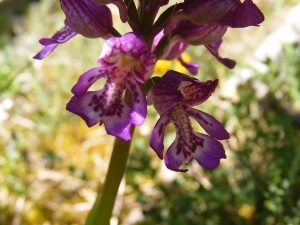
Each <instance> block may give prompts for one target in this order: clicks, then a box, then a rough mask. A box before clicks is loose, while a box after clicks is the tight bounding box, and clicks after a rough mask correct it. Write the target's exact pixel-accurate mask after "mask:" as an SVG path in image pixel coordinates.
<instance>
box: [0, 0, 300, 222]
mask: <svg viewBox="0 0 300 225" xmlns="http://www.w3.org/2000/svg"><path fill="white" fill-rule="evenodd" d="M258 3H259V5H260V6H261V7H262V9H263V11H264V13H265V14H266V21H265V24H262V25H261V27H260V28H249V29H245V30H241V29H238V30H235V31H232V30H231V31H229V32H228V35H227V36H226V37H225V40H224V44H223V50H222V49H221V50H222V52H221V54H222V56H226V57H229V58H234V59H237V62H238V66H237V67H236V68H235V69H234V70H233V71H230V70H228V69H226V68H224V66H222V65H221V64H220V63H218V62H217V61H216V60H215V59H214V58H213V57H211V56H210V55H209V54H208V53H207V52H206V51H205V50H204V48H203V47H201V46H198V47H191V48H190V49H189V54H190V55H185V57H191V58H192V59H193V60H194V61H197V62H199V63H200V66H201V70H200V71H199V75H198V78H200V79H202V80H207V79H215V78H218V79H219V80H220V87H219V88H218V90H217V91H216V93H215V94H214V95H213V96H212V97H211V98H210V99H209V100H208V101H207V102H205V103H204V104H203V105H201V106H200V108H201V109H203V110H204V111H206V112H208V113H210V114H211V115H213V116H215V117H216V118H217V119H218V120H220V121H221V122H222V123H223V124H225V125H226V128H227V129H228V130H229V131H230V134H231V138H230V140H229V141H223V142H222V143H223V144H224V145H225V147H226V154H227V159H226V160H221V165H220V167H218V168H217V169H215V170H213V171H208V170H205V169H203V168H201V167H200V166H199V165H198V164H197V163H194V162H193V163H192V164H191V165H188V166H187V168H189V172H187V173H175V172H172V171H169V170H167V169H166V168H165V166H164V163H163V162H162V161H161V160H160V159H159V158H158V157H157V156H156V155H155V153H154V152H153V150H151V148H150V147H149V135H150V133H151V129H152V128H153V126H154V124H155V122H156V121H157V118H158V116H157V114H156V113H155V111H154V110H153V108H152V107H149V112H148V118H147V120H146V121H145V123H144V125H143V126H141V127H139V128H138V129H137V131H136V133H135V136H134V141H133V144H132V150H131V154H130V159H129V162H128V169H127V172H126V177H125V179H124V183H123V184H122V185H121V188H120V194H119V196H118V198H117V202H116V207H115V211H114V218H113V220H112V222H113V223H114V224H122V225H129V224H136V225H153V224H158V225H186V224H191V225H202V224H203V225H219V224H228V225H232V224H235V225H240V224H249V225H254V224H255V225H257V224H261V225H286V224H291V225H297V224H300V192H299V187H300V176H299V175H300V170H299V167H300V145H299V140H300V44H299V43H300V40H298V41H297V42H294V43H287V44H283V45H282V51H281V53H280V55H279V56H278V57H276V58H272V59H271V58H270V59H266V60H265V61H264V62H262V64H263V65H264V67H265V68H267V70H266V71H265V72H259V71H261V70H258V69H256V68H255V67H254V66H252V65H251V64H247V60H246V59H247V57H249V56H250V55H251V54H252V53H253V52H254V51H255V49H256V48H257V47H258V46H259V45H260V43H261V42H263V40H264V39H265V38H266V36H267V35H268V34H269V33H272V32H273V31H275V30H276V29H277V28H278V27H279V26H280V22H281V20H283V19H284V18H285V15H286V14H287V12H288V11H289V10H290V9H291V8H292V7H293V6H294V5H295V3H297V1H284V0H281V1H267V0H266V1H260V2H259V1H258ZM270 6H272V7H270ZM63 20H64V15H63V13H62V11H61V10H60V7H59V2H58V1H55V0H40V1H29V0H28V1H22V4H21V3H20V1H17V0H15V1H13V0H10V1H8V0H6V1H2V2H0V30H1V33H0V46H1V49H0V65H1V66H0V80H1V82H0V93H1V94H0V184H1V185H0V224H1V225H2V224H3V225H7V224H12V225H18V224H24V225H27V224H28V225H29V224H30V225H32V224H33V225H34V224H37V225H39V224H43V225H52V224H53V225H56V224H73V225H75V224H83V222H84V220H85V217H86V215H87V213H88V210H89V209H90V207H91V205H92V204H93V201H94V197H95V195H96V190H97V188H98V187H100V188H101V184H102V182H103V180H104V177H105V174H106V169H107V166H108V162H109V157H110V152H111V149H112V143H113V138H112V137H109V136H108V135H106V133H105V130H104V129H103V127H99V126H95V127H93V128H87V127H86V125H85V123H84V122H83V121H82V120H81V119H80V118H79V117H77V116H75V115H73V114H71V113H69V112H67V111H66V110H65V104H66V103H67V102H68V100H69V99H70V97H71V96H72V95H71V92H70V90H71V88H72V86H73V85H74V84H75V82H76V81H77V78H78V76H79V75H80V74H82V73H83V72H85V71H86V70H88V69H90V68H92V67H95V66H96V65H97V64H96V60H97V57H98V56H99V54H100V51H101V46H102V43H103V41H102V40H97V39H92V40H90V39H89V40H88V39H84V38H83V37H80V36H76V37H74V38H73V39H72V40H70V41H69V42H68V43H65V44H63V45H61V46H58V48H57V49H56V50H55V52H53V53H52V54H51V55H49V56H48V57H47V58H45V59H44V60H43V61H34V60H32V56H33V55H35V54H36V53H37V52H38V51H39V50H40V49H41V48H42V46H41V45H39V43H38V40H39V39H40V38H41V37H49V36H51V35H52V34H53V33H54V32H55V31H57V30H58V29H60V28H61V27H62V26H63ZM116 27H117V28H118V29H122V28H123V27H122V25H121V24H116ZM299 32H300V31H299ZM254 33H255V35H256V36H257V37H256V41H249V40H250V39H252V36H253V34H254ZM237 34H239V36H237ZM95 49H97V50H96V51H95ZM159 65H160V67H159V68H157V69H156V73H158V75H159V74H163V73H164V72H165V71H166V70H168V69H170V67H171V68H174V67H175V68H176V69H180V70H181V71H182V68H180V67H179V64H178V62H172V63H166V62H160V64H159ZM245 71H246V72H245ZM182 72H183V71H182ZM244 73H246V74H248V73H250V74H252V75H253V76H248V79H240V77H239V75H241V76H242V75H243V74H244ZM237 77H238V78H239V79H238V78H237ZM232 80H238V82H237V83H236V86H234V87H232V86H229V88H228V84H231V81H232ZM229 92H230V93H231V94H229ZM195 129H201V128H200V127H198V126H196V125H195ZM173 139H174V128H173V127H172V126H168V127H167V131H166V138H165V145H166V146H168V145H169V144H170V143H172V140H173ZM113 223H112V224H113Z"/></svg>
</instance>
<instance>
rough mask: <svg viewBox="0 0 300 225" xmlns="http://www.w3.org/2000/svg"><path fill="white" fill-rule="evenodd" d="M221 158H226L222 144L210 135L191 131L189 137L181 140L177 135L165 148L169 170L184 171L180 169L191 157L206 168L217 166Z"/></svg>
mask: <svg viewBox="0 0 300 225" xmlns="http://www.w3.org/2000/svg"><path fill="white" fill-rule="evenodd" d="M221 158H224V159H225V158H226V155H225V150H224V148H223V145H222V144H221V143H220V142H218V141H216V140H215V139H213V138H212V137H210V136H207V135H204V134H200V133H197V132H194V131H193V132H192V133H191V135H190V136H189V139H187V140H182V139H180V137H179V136H177V137H176V139H175V141H174V142H173V143H172V145H171V146H170V147H169V149H168V150H167V153H166V155H165V164H166V166H167V167H168V168H169V169H170V170H174V171H179V172H186V171H188V169H184V170H182V169H180V166H181V165H182V164H183V163H184V162H188V163H190V162H191V161H192V160H193V159H196V160H197V162H198V163H199V164H200V165H201V166H202V167H204V168H206V169H210V170H212V169H214V168H216V167H218V165H219V163H220V159H221Z"/></svg>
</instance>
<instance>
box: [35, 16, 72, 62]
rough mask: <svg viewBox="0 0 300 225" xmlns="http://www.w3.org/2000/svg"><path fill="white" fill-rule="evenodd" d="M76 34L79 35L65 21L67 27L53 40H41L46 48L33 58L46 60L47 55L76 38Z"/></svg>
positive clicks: (56, 34) (54, 36)
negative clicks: (59, 45)
mask: <svg viewBox="0 0 300 225" xmlns="http://www.w3.org/2000/svg"><path fill="white" fill-rule="evenodd" d="M76 34H77V33H76V32H75V31H73V30H72V29H71V28H70V27H69V24H68V23H67V22H66V21H65V26H64V27H63V28H62V29H61V30H59V31H58V32H56V33H55V34H54V35H53V36H52V37H51V38H42V39H41V40H40V43H41V44H42V45H44V46H45V47H44V48H43V49H42V50H41V51H40V52H39V53H38V54H36V55H35V56H34V57H33V58H34V59H39V60H41V59H43V58H45V57H46V56H47V55H49V54H50V53H51V52H53V51H54V49H55V48H56V47H57V45H58V44H60V43H65V42H66V41H68V40H69V39H71V38H72V37H74V36H75V35H76Z"/></svg>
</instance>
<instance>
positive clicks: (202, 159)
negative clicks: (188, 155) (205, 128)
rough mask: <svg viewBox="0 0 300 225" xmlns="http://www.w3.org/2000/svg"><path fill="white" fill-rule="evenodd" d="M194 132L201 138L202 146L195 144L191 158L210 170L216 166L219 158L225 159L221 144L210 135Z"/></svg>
mask: <svg viewBox="0 0 300 225" xmlns="http://www.w3.org/2000/svg"><path fill="white" fill-rule="evenodd" d="M194 134H195V136H197V137H198V138H201V139H202V140H203V146H197V149H196V151H195V152H194V154H193V158H194V159H196V160H197V162H198V163H199V164H200V165H201V166H203V167H204V168H206V169H209V170H212V169H214V168H216V167H218V166H219V164H220V159H221V158H223V159H226V155H225V150H224V148H223V145H222V144H221V143H220V142H218V141H217V140H215V139H213V138H212V137H210V136H207V135H204V134H199V133H196V132H194Z"/></svg>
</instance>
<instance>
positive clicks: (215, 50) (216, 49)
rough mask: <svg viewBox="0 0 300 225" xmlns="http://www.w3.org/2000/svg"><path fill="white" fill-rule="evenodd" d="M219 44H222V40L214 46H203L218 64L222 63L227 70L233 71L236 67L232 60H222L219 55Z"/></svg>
mask: <svg viewBox="0 0 300 225" xmlns="http://www.w3.org/2000/svg"><path fill="white" fill-rule="evenodd" d="M221 43H222V40H219V41H217V42H216V43H214V44H206V45H204V46H205V47H206V48H207V50H208V51H209V52H210V53H211V54H212V55H213V56H214V57H216V59H217V60H218V61H219V62H220V63H222V64H223V65H224V66H226V67H228V68H229V69H233V68H234V67H235V65H236V62H235V61H234V60H232V59H228V58H222V57H220V55H219V47H220V45H221Z"/></svg>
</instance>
